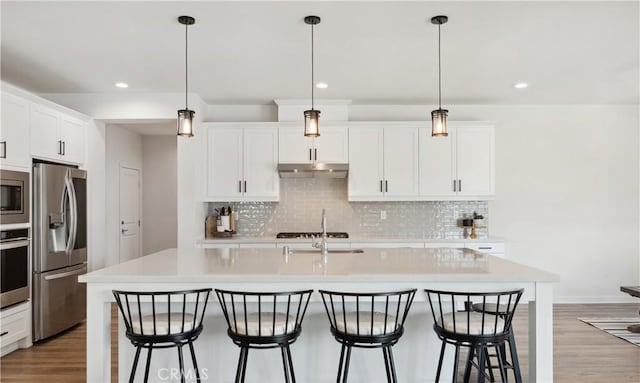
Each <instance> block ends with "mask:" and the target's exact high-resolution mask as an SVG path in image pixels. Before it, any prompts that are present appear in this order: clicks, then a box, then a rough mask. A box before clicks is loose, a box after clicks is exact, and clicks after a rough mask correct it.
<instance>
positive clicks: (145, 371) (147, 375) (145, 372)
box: [144, 346, 153, 383]
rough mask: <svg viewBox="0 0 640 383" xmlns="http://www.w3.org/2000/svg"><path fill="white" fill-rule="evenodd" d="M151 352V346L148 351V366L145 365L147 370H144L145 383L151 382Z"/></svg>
mask: <svg viewBox="0 0 640 383" xmlns="http://www.w3.org/2000/svg"><path fill="white" fill-rule="evenodd" d="M151 351H153V348H152V347H151V346H149V348H148V349H147V364H146V365H145V368H144V383H147V382H148V381H149V367H150V366H151Z"/></svg>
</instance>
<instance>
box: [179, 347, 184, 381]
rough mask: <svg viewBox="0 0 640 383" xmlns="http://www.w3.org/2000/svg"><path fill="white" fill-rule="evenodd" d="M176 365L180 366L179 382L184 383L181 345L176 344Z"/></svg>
mask: <svg viewBox="0 0 640 383" xmlns="http://www.w3.org/2000/svg"><path fill="white" fill-rule="evenodd" d="M178 365H179V366H180V383H184V359H183V358H182V346H178Z"/></svg>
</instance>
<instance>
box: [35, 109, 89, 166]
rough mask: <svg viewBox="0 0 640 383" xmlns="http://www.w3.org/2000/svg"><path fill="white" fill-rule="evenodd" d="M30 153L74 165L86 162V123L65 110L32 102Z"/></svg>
mask: <svg viewBox="0 0 640 383" xmlns="http://www.w3.org/2000/svg"><path fill="white" fill-rule="evenodd" d="M30 121H31V155H32V156H33V157H37V158H42V159H46V160H53V161H59V162H67V163H73V164H83V163H84V160H85V149H86V134H87V124H86V122H84V121H82V120H79V119H77V118H74V117H71V116H69V115H67V114H65V113H62V112H59V111H57V110H54V109H51V108H48V107H46V106H42V105H39V104H35V103H32V104H31V119H30Z"/></svg>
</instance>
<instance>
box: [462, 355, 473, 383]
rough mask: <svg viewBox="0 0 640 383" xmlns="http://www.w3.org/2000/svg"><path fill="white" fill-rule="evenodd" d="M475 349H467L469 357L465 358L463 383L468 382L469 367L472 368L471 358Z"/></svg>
mask: <svg viewBox="0 0 640 383" xmlns="http://www.w3.org/2000/svg"><path fill="white" fill-rule="evenodd" d="M475 351H476V349H475V348H474V347H469V355H468V356H467V365H466V367H465V368H464V380H463V382H464V383H467V382H469V378H470V377H471V366H473V356H474V354H475Z"/></svg>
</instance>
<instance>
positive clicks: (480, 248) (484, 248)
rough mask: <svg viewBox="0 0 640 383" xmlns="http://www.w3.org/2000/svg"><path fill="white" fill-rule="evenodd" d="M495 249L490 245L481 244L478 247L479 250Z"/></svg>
mask: <svg viewBox="0 0 640 383" xmlns="http://www.w3.org/2000/svg"><path fill="white" fill-rule="evenodd" d="M491 249H493V247H489V246H480V247H478V250H491Z"/></svg>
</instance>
